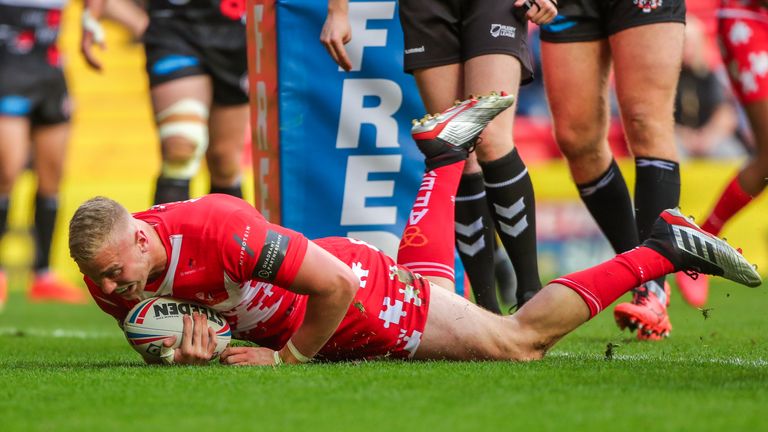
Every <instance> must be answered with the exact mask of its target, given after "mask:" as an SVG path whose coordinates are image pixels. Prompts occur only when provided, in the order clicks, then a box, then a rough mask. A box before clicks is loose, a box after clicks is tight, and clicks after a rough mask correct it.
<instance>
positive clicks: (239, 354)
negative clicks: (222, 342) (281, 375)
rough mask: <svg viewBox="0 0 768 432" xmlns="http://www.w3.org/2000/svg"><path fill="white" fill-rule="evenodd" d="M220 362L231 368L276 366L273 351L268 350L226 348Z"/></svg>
mask: <svg viewBox="0 0 768 432" xmlns="http://www.w3.org/2000/svg"><path fill="white" fill-rule="evenodd" d="M220 361H221V363H222V364H226V365H233V366H276V363H275V351H274V350H271V349H269V348H255V347H228V348H227V349H225V350H224V352H222V353H221V360H220Z"/></svg>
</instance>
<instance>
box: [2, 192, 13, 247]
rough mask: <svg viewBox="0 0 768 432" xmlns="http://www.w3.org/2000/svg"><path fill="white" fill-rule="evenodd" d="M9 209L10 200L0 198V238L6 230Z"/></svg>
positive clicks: (8, 198)
mask: <svg viewBox="0 0 768 432" xmlns="http://www.w3.org/2000/svg"><path fill="white" fill-rule="evenodd" d="M9 208H11V198H10V197H8V196H0V238H2V237H3V234H5V231H6V230H8V209H9Z"/></svg>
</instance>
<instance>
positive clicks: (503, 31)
mask: <svg viewBox="0 0 768 432" xmlns="http://www.w3.org/2000/svg"><path fill="white" fill-rule="evenodd" d="M516 31H517V29H516V28H514V27H512V26H506V25H503V24H491V36H493V37H495V38H497V37H508V38H513V39H514V37H515V32H516Z"/></svg>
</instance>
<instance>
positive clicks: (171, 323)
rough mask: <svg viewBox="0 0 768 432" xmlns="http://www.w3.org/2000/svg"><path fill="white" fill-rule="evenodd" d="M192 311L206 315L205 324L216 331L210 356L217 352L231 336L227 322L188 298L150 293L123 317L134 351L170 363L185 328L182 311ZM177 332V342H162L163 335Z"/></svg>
mask: <svg viewBox="0 0 768 432" xmlns="http://www.w3.org/2000/svg"><path fill="white" fill-rule="evenodd" d="M193 312H197V313H202V314H204V315H205V316H207V317H208V327H210V328H212V329H213V330H214V331H215V332H216V351H215V352H214V353H213V357H212V359H213V358H216V357H218V356H219V354H220V353H221V352H222V351H224V348H226V347H227V345H228V344H229V341H230V339H231V338H232V330H231V329H230V328H229V323H227V321H226V320H225V319H224V317H222V316H221V315H220V314H219V313H218V312H216V311H215V310H213V309H211V308H209V307H207V306H203V305H200V304H197V303H194V302H190V301H187V300H178V299H175V298H172V297H152V298H149V299H146V300H144V301H142V302H140V303H139V304H137V305H136V306H134V307H133V309H131V311H130V312H128V316H126V317H125V321H123V331H124V332H125V337H126V338H127V339H128V342H129V343H130V344H131V347H133V349H134V350H136V352H138V353H139V354H141V355H142V356H144V357H147V358H150V359H156V360H160V361H164V362H166V363H171V362H172V361H173V350H174V349H176V348H178V347H179V345H181V338H182V334H183V329H184V321H183V319H182V316H183V315H192V313H193ZM169 336H176V343H175V344H174V345H173V346H172V347H170V348H167V347H164V346H163V339H165V338H167V337H169Z"/></svg>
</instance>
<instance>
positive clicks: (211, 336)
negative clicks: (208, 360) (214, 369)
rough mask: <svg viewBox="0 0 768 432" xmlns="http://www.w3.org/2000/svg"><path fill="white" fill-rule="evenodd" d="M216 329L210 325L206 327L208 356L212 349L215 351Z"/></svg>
mask: <svg viewBox="0 0 768 432" xmlns="http://www.w3.org/2000/svg"><path fill="white" fill-rule="evenodd" d="M216 342H217V341H216V330H214V329H213V328H212V327H208V351H207V354H208V355H209V356H212V355H213V353H214V351H216V345H217V343H216Z"/></svg>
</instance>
